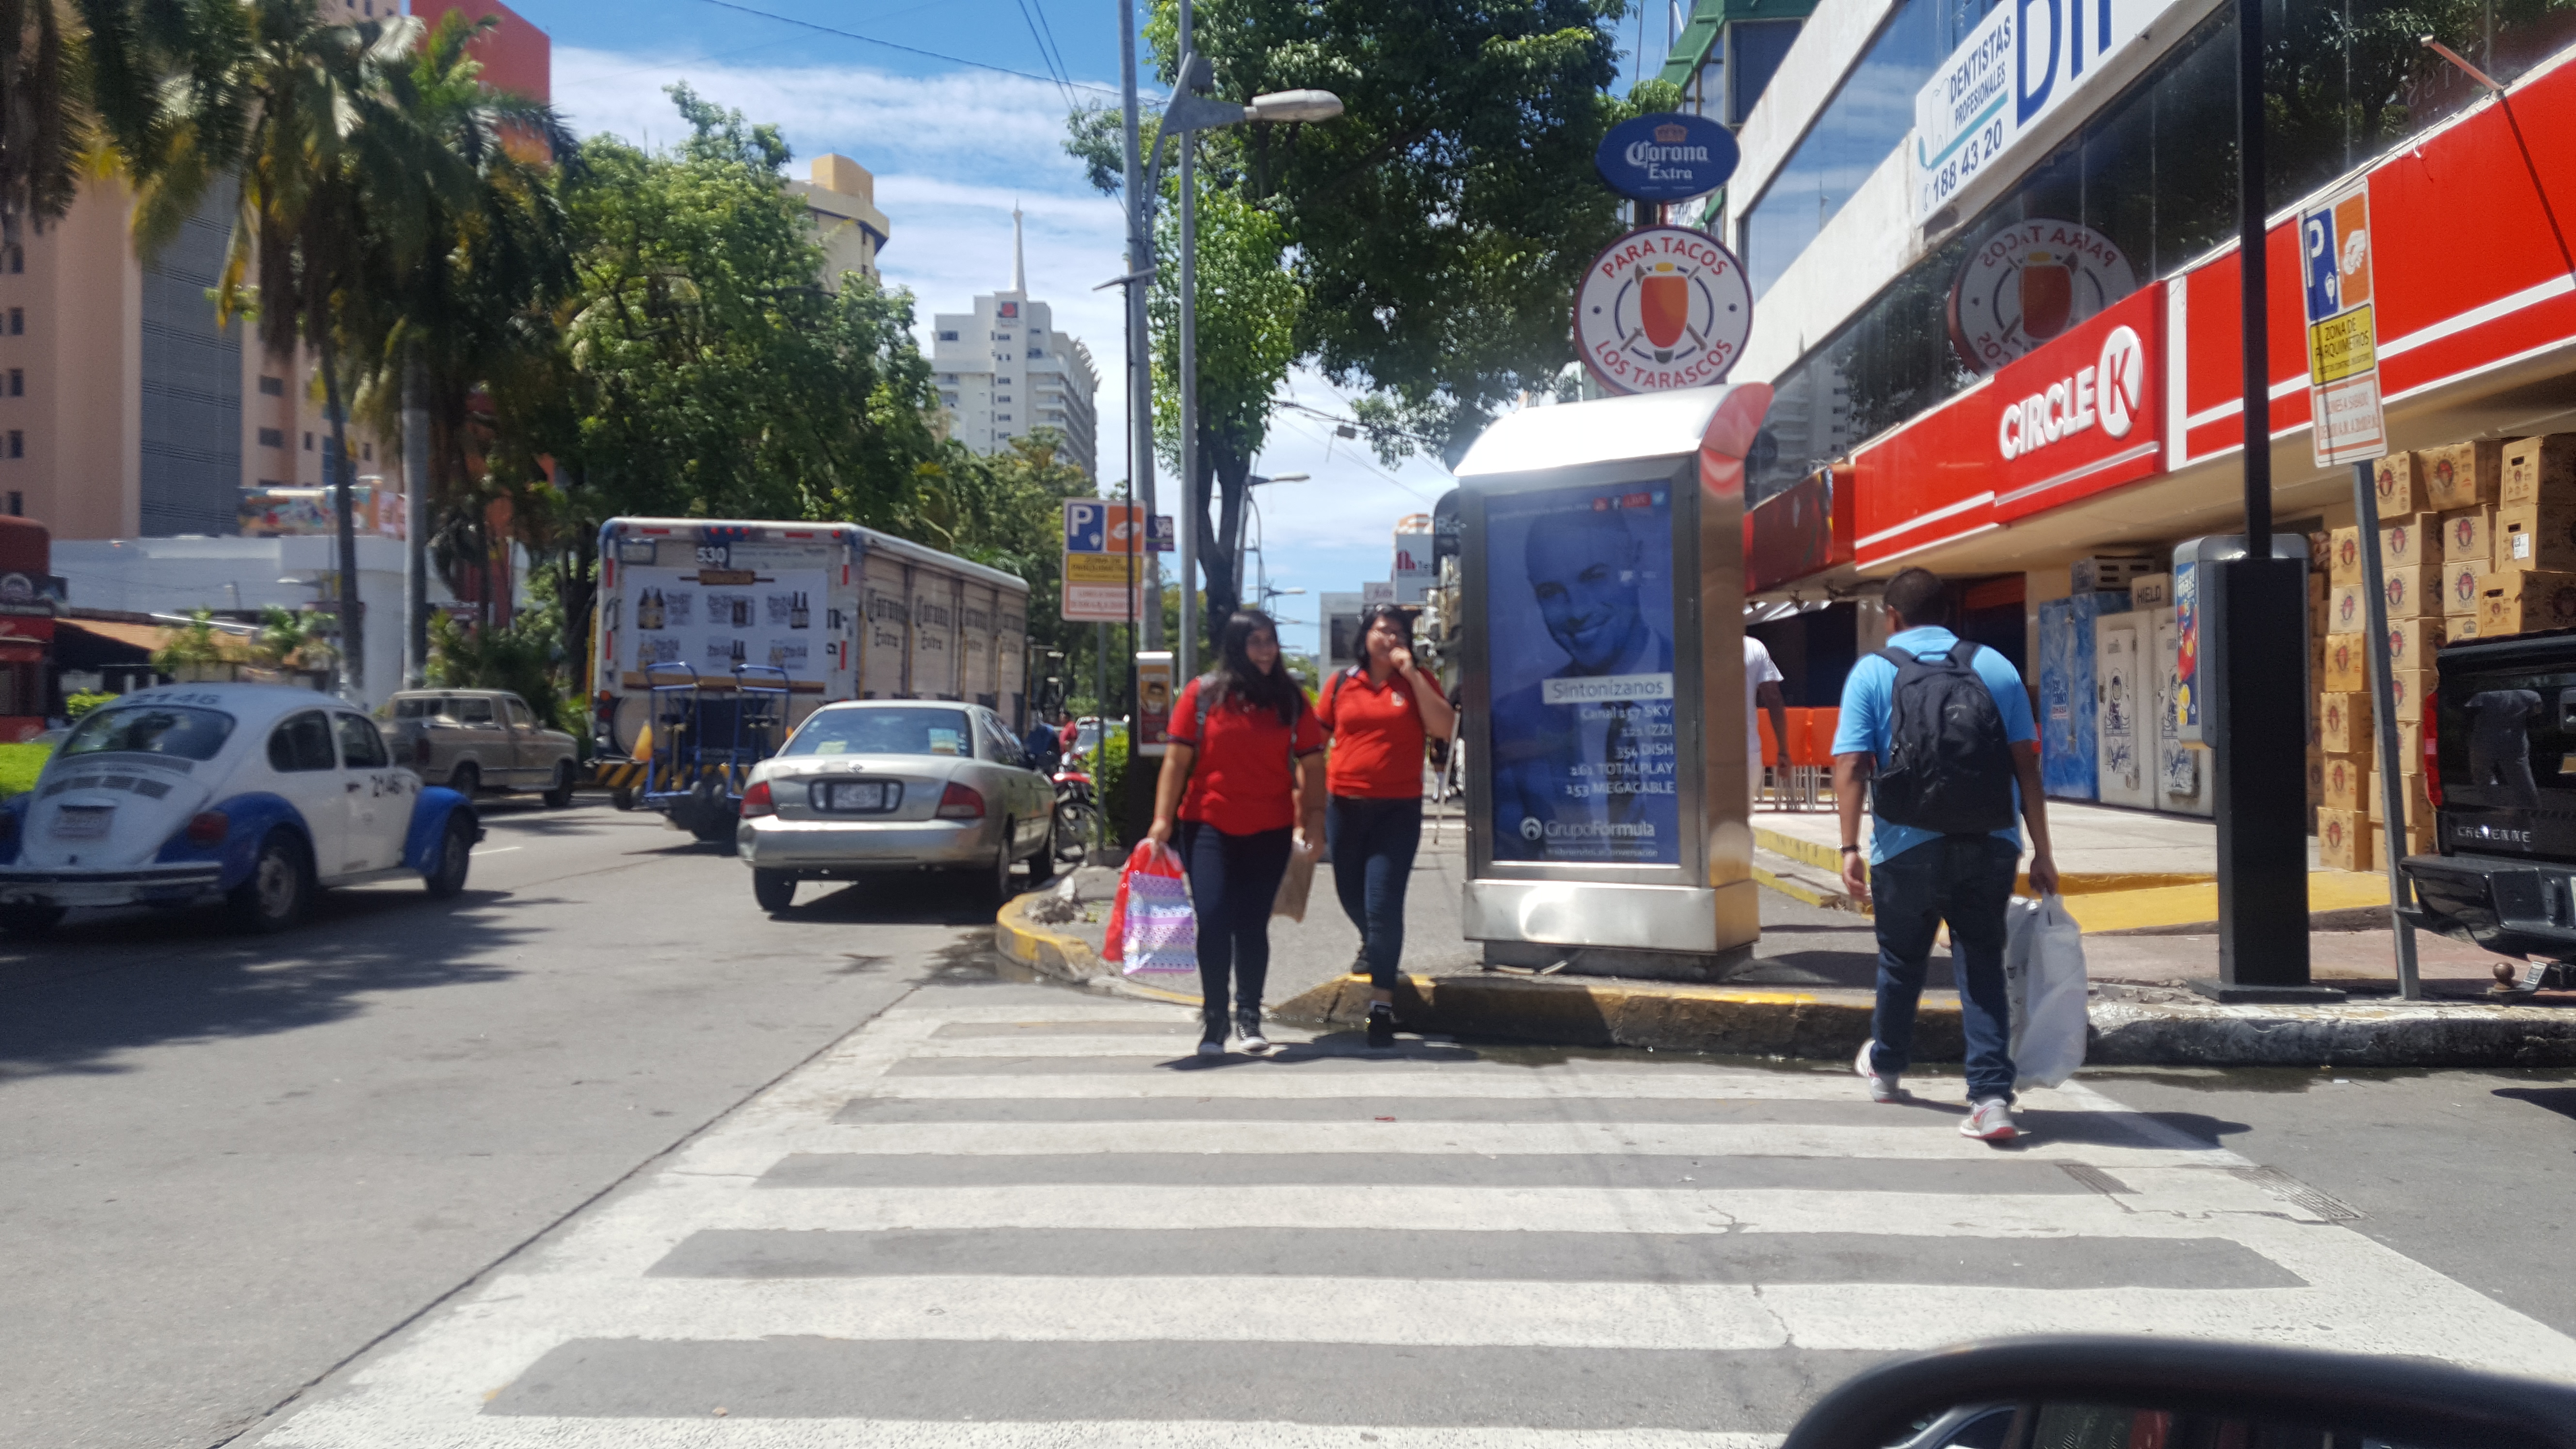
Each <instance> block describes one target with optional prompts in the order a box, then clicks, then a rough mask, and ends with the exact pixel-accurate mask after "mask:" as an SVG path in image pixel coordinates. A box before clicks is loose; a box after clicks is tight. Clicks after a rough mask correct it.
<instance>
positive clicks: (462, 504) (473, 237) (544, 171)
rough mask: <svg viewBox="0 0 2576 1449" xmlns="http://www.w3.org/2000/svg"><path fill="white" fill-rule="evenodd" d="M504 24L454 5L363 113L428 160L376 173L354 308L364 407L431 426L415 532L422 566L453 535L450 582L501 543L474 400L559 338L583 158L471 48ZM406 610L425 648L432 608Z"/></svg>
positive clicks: (385, 421)
mask: <svg viewBox="0 0 2576 1449" xmlns="http://www.w3.org/2000/svg"><path fill="white" fill-rule="evenodd" d="M496 23H497V22H495V21H493V20H490V19H486V20H484V21H481V22H479V23H469V22H467V21H466V20H465V18H464V17H463V16H462V15H461V14H454V13H451V14H450V15H448V16H446V17H445V18H444V19H443V20H442V21H441V23H440V24H439V25H438V26H437V28H435V29H434V30H431V31H429V32H428V33H427V34H425V35H423V36H422V37H421V38H420V44H419V46H418V48H417V49H416V50H415V51H414V53H413V54H412V57H411V59H410V62H409V63H408V64H406V65H403V66H400V67H395V68H391V69H388V70H387V71H386V72H385V74H384V75H383V76H382V78H381V87H380V89H378V90H377V91H376V92H374V93H373V94H371V95H370V97H369V102H370V107H369V111H368V114H367V115H366V117H365V118H364V124H367V125H369V126H374V127H381V128H384V129H385V130H388V131H391V132H395V133H399V134H402V135H404V136H406V137H407V143H406V145H405V148H404V149H406V150H407V151H409V152H411V153H413V154H415V155H417V156H418V157H420V158H421V159H422V161H423V162H424V163H425V164H424V165H423V167H422V168H421V170H420V171H419V172H417V173H416V174H414V175H409V176H403V177H393V178H370V197H369V202H370V204H369V206H368V223H369V236H368V241H369V245H368V246H367V248H366V252H365V266H366V269H367V273H368V275H367V283H366V285H365V286H363V287H361V288H359V289H357V291H356V294H355V300H356V301H358V302H360V303H362V304H364V306H365V307H366V310H365V311H363V312H359V313H356V314H354V315H353V316H352V317H351V318H350V319H349V322H348V330H350V331H351V332H352V334H353V338H352V347H353V350H354V351H356V352H358V353H359V354H360V355H361V357H362V359H363V365H364V366H365V367H366V369H367V371H366V373H365V374H364V377H363V380H362V382H361V384H360V387H359V393H358V398H357V407H358V410H359V411H360V412H361V413H362V414H364V415H366V416H367V417H369V419H370V420H371V421H372V422H374V423H376V425H377V430H378V431H379V432H380V433H381V434H383V435H385V436H387V437H394V436H397V435H399V434H402V433H405V432H406V431H407V429H408V428H409V427H410V426H413V425H414V420H415V419H417V420H418V425H419V426H421V427H422V428H423V430H424V431H425V433H426V434H427V436H426V438H425V439H424V441H425V443H426V454H427V459H428V467H427V469H426V474H427V476H426V477H423V478H417V479H406V483H407V485H408V486H409V487H411V488H415V489H419V490H421V493H422V496H423V499H424V503H425V505H426V514H427V516H428V518H429V520H430V522H429V526H428V527H427V528H425V529H423V530H422V535H421V536H419V537H415V538H413V539H412V540H411V542H410V546H411V548H412V549H413V551H414V559H415V563H416V566H424V567H425V565H426V562H427V560H428V558H429V555H430V552H431V542H432V539H433V538H435V539H437V540H438V541H440V543H441V544H443V545H444V546H443V547H442V548H441V549H440V550H439V552H440V554H441V555H442V563H443V564H444V565H445V567H444V568H443V569H442V572H444V573H445V575H446V577H447V580H448V583H449V586H450V587H451V588H455V587H457V586H458V585H459V584H460V583H461V582H462V577H461V576H462V574H463V572H464V571H465V567H466V564H465V561H466V560H468V559H470V560H473V561H474V563H475V564H476V565H478V566H480V565H483V564H484V561H487V560H489V559H490V558H491V557H492V553H493V545H494V544H495V542H497V541H496V540H493V539H490V538H488V537H486V536H485V535H486V532H487V530H486V528H485V518H486V516H487V514H486V508H485V505H486V504H487V503H488V502H489V501H490V500H491V499H492V498H493V497H494V496H496V495H501V496H507V494H508V493H509V492H510V491H511V489H510V488H509V486H508V482H509V481H515V477H514V475H512V474H510V473H501V474H499V475H497V476H498V478H500V479H502V480H507V481H504V482H502V484H501V486H499V487H495V486H494V478H495V475H491V474H485V475H482V476H479V477H478V476H477V475H478V469H477V467H476V464H477V462H478V461H480V460H481V459H482V458H483V457H484V456H485V455H487V454H488V453H489V452H490V451H491V445H492V441H493V440H492V438H491V436H490V433H489V429H488V428H485V427H483V426H481V425H480V424H478V422H477V421H476V418H477V414H476V410H475V408H474V406H473V402H474V398H475V396H476V394H477V393H478V392H481V391H482V390H483V389H484V387H485V385H486V384H487V383H488V381H489V380H490V379H491V378H492V377H493V376H494V375H495V374H496V373H499V372H501V371H502V370H503V369H504V368H505V367H506V365H507V364H508V363H509V362H510V361H511V360H513V359H515V358H516V357H517V356H518V355H520V354H523V353H527V352H530V351H544V350H549V349H551V348H552V347H553V346H554V345H555V333H556V329H555V326H554V321H553V318H552V317H551V316H550V315H549V308H550V307H551V306H552V305H553V304H554V303H555V302H557V301H559V300H560V299H561V298H562V297H564V296H565V295H567V294H568V293H569V292H570V290H571V285H572V256H571V234H570V229H569V226H568V224H567V222H566V219H565V216H564V212H563V208H562V206H561V205H560V203H559V202H558V199H557V195H556V188H555V184H554V182H555V175H554V172H555V170H556V168H557V166H558V163H557V162H556V160H555V158H558V157H560V158H563V160H562V162H561V163H560V165H561V166H564V167H577V166H578V165H579V159H580V150H579V146H578V144H577V143H576V142H575V141H574V139H573V137H572V135H571V134H570V132H568V131H567V130H566V129H565V128H564V126H563V124H562V122H561V121H560V119H558V118H557V117H556V115H555V113H554V111H553V110H552V108H550V107H548V106H546V105H545V104H544V103H542V102H538V101H534V100H531V99H528V98H526V97H523V96H514V95H508V94H504V93H502V92H498V91H495V90H493V89H492V88H491V87H489V86H487V85H485V84H483V81H482V79H481V72H482V66H481V65H480V63H479V62H477V61H475V60H474V59H473V58H472V57H471V56H470V55H469V54H468V53H467V46H468V44H469V43H470V42H472V41H473V40H474V39H475V38H476V37H477V36H479V35H481V34H482V33H483V32H485V31H487V30H489V29H491V28H492V27H493V26H494V25H495V24H496ZM404 440H405V441H406V442H408V441H409V439H408V438H407V437H405V439H404ZM511 462H512V463H513V464H514V465H516V466H521V467H532V466H533V464H532V462H531V461H529V460H523V459H518V458H513V459H512V460H511ZM424 576H425V575H424ZM405 607H406V610H407V611H408V608H409V601H408V600H406V601H405ZM407 624H408V627H410V628H411V629H413V630H417V631H423V632H421V633H419V634H417V635H415V636H414V637H415V639H416V641H417V642H418V643H419V644H420V645H422V646H424V647H425V645H426V642H427V639H426V633H425V631H426V629H427V627H428V623H427V619H426V617H425V616H424V617H422V618H418V619H409V620H407Z"/></svg>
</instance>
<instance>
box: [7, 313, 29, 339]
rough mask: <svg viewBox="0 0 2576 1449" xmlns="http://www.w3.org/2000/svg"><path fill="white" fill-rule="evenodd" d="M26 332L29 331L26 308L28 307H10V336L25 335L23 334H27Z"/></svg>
mask: <svg viewBox="0 0 2576 1449" xmlns="http://www.w3.org/2000/svg"><path fill="white" fill-rule="evenodd" d="M26 332H27V309H26V308H24V307H12V308H10V309H9V335H10V336H12V337H23V336H25V335H26Z"/></svg>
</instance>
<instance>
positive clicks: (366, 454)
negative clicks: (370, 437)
mask: <svg viewBox="0 0 2576 1449" xmlns="http://www.w3.org/2000/svg"><path fill="white" fill-rule="evenodd" d="M358 461H360V462H362V463H372V462H374V461H376V445H375V444H373V443H360V444H359V445H358Z"/></svg>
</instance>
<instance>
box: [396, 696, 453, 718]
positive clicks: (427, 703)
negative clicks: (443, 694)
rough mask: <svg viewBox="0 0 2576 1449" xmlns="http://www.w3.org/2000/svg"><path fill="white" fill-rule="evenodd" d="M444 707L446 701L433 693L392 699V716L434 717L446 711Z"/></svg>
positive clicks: (445, 706)
mask: <svg viewBox="0 0 2576 1449" xmlns="http://www.w3.org/2000/svg"><path fill="white" fill-rule="evenodd" d="M446 708H447V701H446V700H444V699H441V698H439V697H438V696H437V695H434V694H430V695H418V696H415V697H413V698H410V699H397V700H395V701H394V718H396V719H436V718H438V717H439V715H440V714H442V713H444V712H445V711H446Z"/></svg>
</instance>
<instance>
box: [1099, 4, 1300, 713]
mask: <svg viewBox="0 0 2576 1449" xmlns="http://www.w3.org/2000/svg"><path fill="white" fill-rule="evenodd" d="M1120 9H1121V13H1122V15H1123V14H1124V13H1125V7H1123V6H1122V7H1120ZM1191 10H1192V7H1191V3H1190V0H1180V15H1179V20H1180V25H1179V34H1178V37H1177V39H1178V43H1179V46H1180V51H1181V64H1180V75H1179V79H1180V83H1179V84H1178V85H1176V86H1174V87H1173V88H1172V99H1171V101H1170V103H1169V104H1167V105H1166V106H1164V107H1163V128H1162V131H1161V132H1160V134H1161V135H1164V136H1174V137H1177V138H1178V139H1179V144H1180V153H1181V288H1180V290H1181V327H1180V330H1181V356H1180V369H1179V370H1180V374H1181V509H1180V514H1181V517H1180V529H1179V532H1180V538H1179V540H1178V542H1179V545H1180V548H1179V552H1180V556H1181V557H1180V572H1181V600H1180V603H1181V637H1180V638H1179V639H1178V640H1176V641H1174V643H1173V650H1174V653H1175V656H1176V657H1175V660H1174V662H1175V663H1176V664H1177V665H1178V666H1179V674H1178V676H1177V677H1178V678H1182V679H1190V678H1194V677H1196V675H1197V672H1198V637H1197V636H1198V584H1197V575H1198V535H1199V491H1198V460H1199V440H1198V421H1199V342H1198V320H1199V318H1198V281H1199V271H1198V187H1197V177H1198V171H1197V165H1198V163H1197V156H1196V151H1197V148H1196V146H1195V145H1194V144H1193V142H1192V137H1193V136H1194V135H1196V133H1198V132H1200V131H1213V130H1216V129H1218V128H1220V127H1224V126H1239V125H1242V124H1244V123H1245V122H1247V121H1256V122H1261V123H1264V124H1285V123H1296V122H1304V121H1329V120H1331V119H1332V118H1334V117H1335V116H1338V115H1340V114H1341V113H1342V99H1341V97H1339V96H1337V95H1334V94H1333V93H1332V92H1330V91H1319V90H1295V91H1273V92H1270V93H1268V94H1265V95H1258V96H1254V97H1253V98H1252V103H1251V104H1250V105H1240V104H1236V103H1234V102H1230V101H1220V100H1217V99H1214V98H1212V97H1210V96H1209V95H1207V94H1206V93H1207V92H1208V91H1210V90H1213V89H1215V87H1216V67H1215V66H1214V65H1213V64H1211V63H1210V62H1209V61H1208V59H1207V57H1205V56H1203V55H1200V54H1199V53H1198V52H1197V51H1196V49H1194V48H1193V43H1192V40H1191V21H1192V14H1191ZM1127 23H1130V22H1123V21H1122V29H1123V28H1124V26H1125V24H1127ZM1133 53H1134V47H1133V46H1132V45H1131V46H1130V47H1129V54H1130V57H1131V59H1132V56H1133ZM1131 114H1132V112H1131ZM1129 135H1130V141H1129V148H1130V149H1129V151H1128V156H1129V158H1130V160H1129V166H1130V168H1131V169H1130V171H1129V178H1130V179H1131V180H1132V179H1133V177H1134V171H1133V169H1132V168H1133V166H1134V160H1133V158H1134V156H1135V154H1136V153H1135V149H1134V147H1135V142H1134V140H1133V136H1134V132H1133V131H1132V129H1131V131H1130V132H1129ZM1162 170H1163V148H1162V145H1161V143H1160V141H1159V140H1157V142H1156V144H1155V146H1154V159H1153V164H1152V165H1151V167H1149V168H1148V170H1147V174H1146V177H1145V185H1144V186H1143V187H1142V188H1131V189H1130V190H1129V192H1128V201H1129V212H1128V226H1129V230H1130V235H1129V237H1128V248H1129V252H1128V254H1129V257H1130V262H1129V265H1131V266H1135V267H1140V268H1141V267H1144V266H1146V265H1148V263H1149V261H1150V259H1151V258H1152V256H1153V255H1154V252H1153V228H1152V221H1153V198H1154V197H1155V196H1156V194H1157V193H1158V191H1159V190H1160V188H1161V185H1162ZM1142 310H1143V308H1142V299H1141V298H1139V299H1138V301H1137V303H1136V304H1135V305H1132V306H1131V307H1130V309H1129V317H1130V319H1131V325H1137V326H1141V325H1142V318H1141V316H1140V315H1139V314H1141V312H1142ZM1147 375H1148V376H1150V372H1149V373H1148V374H1147ZM1150 393H1151V389H1145V390H1144V392H1143V394H1142V395H1131V397H1130V401H1129V405H1130V406H1132V407H1135V408H1136V409H1138V414H1137V424H1136V426H1137V432H1138V434H1139V436H1140V437H1141V438H1142V439H1143V442H1142V443H1141V444H1140V446H1139V447H1138V448H1137V455H1138V462H1137V467H1138V468H1139V469H1143V468H1148V467H1150V466H1151V464H1149V463H1147V462H1145V461H1144V459H1145V458H1146V457H1147V456H1149V455H1150V453H1151V447H1150V444H1151V443H1152V439H1153V433H1152V428H1153V422H1152V416H1153V413H1152V409H1153V399H1152V397H1151V395H1150ZM1158 603H1159V601H1158Z"/></svg>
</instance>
